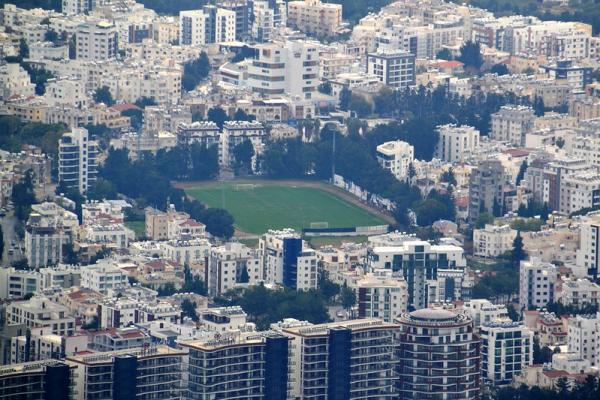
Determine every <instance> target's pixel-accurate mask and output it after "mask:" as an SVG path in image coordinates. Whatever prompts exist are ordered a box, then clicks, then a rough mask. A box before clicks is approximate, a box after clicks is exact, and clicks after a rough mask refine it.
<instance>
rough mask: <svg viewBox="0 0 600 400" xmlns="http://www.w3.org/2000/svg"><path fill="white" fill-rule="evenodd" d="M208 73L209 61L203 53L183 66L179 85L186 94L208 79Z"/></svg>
mask: <svg viewBox="0 0 600 400" xmlns="http://www.w3.org/2000/svg"><path fill="white" fill-rule="evenodd" d="M209 72H210V60H209V59H208V55H207V54H206V53H205V52H204V51H203V52H202V53H200V57H198V58H197V59H196V60H192V61H189V62H187V63H185V65H184V66H183V76H182V78H181V85H182V86H183V88H184V89H185V90H187V91H188V92H189V91H191V90H194V89H196V86H198V84H199V83H200V82H201V81H203V80H204V79H206V77H208V74H209Z"/></svg>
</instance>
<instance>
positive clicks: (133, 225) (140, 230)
mask: <svg viewBox="0 0 600 400" xmlns="http://www.w3.org/2000/svg"><path fill="white" fill-rule="evenodd" d="M125 226H126V227H128V228H129V229H131V230H133V231H134V232H135V237H136V238H139V237H141V236H144V235H145V234H146V225H145V222H144V221H128V222H125Z"/></svg>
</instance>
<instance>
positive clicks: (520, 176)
mask: <svg viewBox="0 0 600 400" xmlns="http://www.w3.org/2000/svg"><path fill="white" fill-rule="evenodd" d="M527 166H528V165H527V160H523V162H522V163H521V166H520V167H519V173H518V174H517V180H516V185H517V186H519V185H520V184H521V181H522V180H523V178H524V177H525V171H527Z"/></svg>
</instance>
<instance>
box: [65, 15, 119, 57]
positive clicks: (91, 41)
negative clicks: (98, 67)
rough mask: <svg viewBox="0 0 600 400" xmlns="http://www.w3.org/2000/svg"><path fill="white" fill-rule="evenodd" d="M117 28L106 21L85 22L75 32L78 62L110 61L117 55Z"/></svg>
mask: <svg viewBox="0 0 600 400" xmlns="http://www.w3.org/2000/svg"><path fill="white" fill-rule="evenodd" d="M117 36H118V34H117V28H116V27H115V26H114V25H113V24H112V23H110V22H108V21H98V22H86V23H84V24H81V25H79V26H78V27H77V29H76V30H75V43H76V47H75V49H76V53H75V54H76V58H77V59H78V60H90V61H100V60H111V59H114V58H115V57H116V55H117V50H118V41H117Z"/></svg>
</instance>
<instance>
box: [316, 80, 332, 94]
mask: <svg viewBox="0 0 600 400" xmlns="http://www.w3.org/2000/svg"><path fill="white" fill-rule="evenodd" d="M317 90H318V91H319V92H320V93H323V94H331V83H329V82H323V83H321V84H320V85H319V86H318V87H317Z"/></svg>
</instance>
